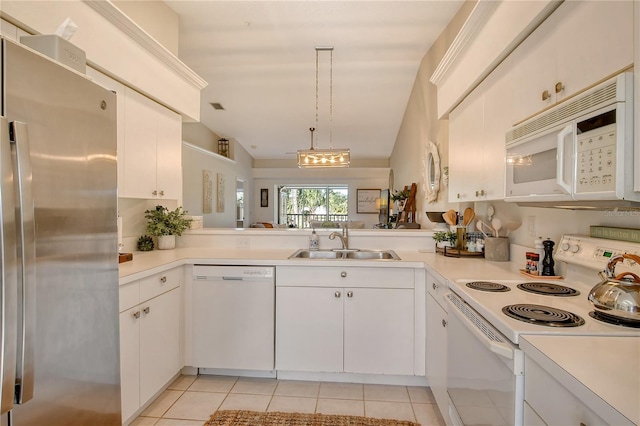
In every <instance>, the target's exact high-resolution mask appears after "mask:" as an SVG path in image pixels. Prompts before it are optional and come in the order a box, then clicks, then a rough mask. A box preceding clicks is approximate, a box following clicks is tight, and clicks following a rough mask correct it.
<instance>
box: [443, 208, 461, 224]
mask: <svg viewBox="0 0 640 426" xmlns="http://www.w3.org/2000/svg"><path fill="white" fill-rule="evenodd" d="M442 218H443V219H444V221H445V222H447V223H448V224H449V225H455V224H456V222H457V218H458V214H457V213H456V211H455V210H449V211H447V212H446V213H442Z"/></svg>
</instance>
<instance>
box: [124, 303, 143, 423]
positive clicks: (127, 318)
mask: <svg viewBox="0 0 640 426" xmlns="http://www.w3.org/2000/svg"><path fill="white" fill-rule="evenodd" d="M140 315H141V312H140V306H134V307H133V308H131V309H128V310H126V311H123V312H122V313H121V314H120V395H121V398H122V404H121V405H122V419H123V420H127V419H128V418H129V417H131V416H132V415H133V413H135V412H136V410H137V409H138V408H139V407H140V374H139V373H140Z"/></svg>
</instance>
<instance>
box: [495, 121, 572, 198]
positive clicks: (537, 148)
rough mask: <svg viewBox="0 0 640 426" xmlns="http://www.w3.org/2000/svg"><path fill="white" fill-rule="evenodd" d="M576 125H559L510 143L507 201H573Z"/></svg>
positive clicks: (507, 152) (507, 165)
mask: <svg viewBox="0 0 640 426" xmlns="http://www.w3.org/2000/svg"><path fill="white" fill-rule="evenodd" d="M574 140H575V125H574V124H573V123H568V124H563V125H559V126H557V127H554V128H552V129H550V130H547V131H545V132H543V133H539V134H536V135H533V136H530V137H527V138H526V139H523V140H520V141H517V142H514V143H512V144H509V145H508V146H507V149H506V159H505V163H506V166H505V167H506V170H505V178H506V183H505V185H506V187H505V201H568V200H572V195H571V193H572V188H573V180H574V163H575V160H574V149H575V146H574V145H575V144H574Z"/></svg>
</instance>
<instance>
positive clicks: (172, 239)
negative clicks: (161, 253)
mask: <svg viewBox="0 0 640 426" xmlns="http://www.w3.org/2000/svg"><path fill="white" fill-rule="evenodd" d="M174 248H176V236H175V235H160V236H159V237H158V249H159V250H171V249H174Z"/></svg>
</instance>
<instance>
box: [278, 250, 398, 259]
mask: <svg viewBox="0 0 640 426" xmlns="http://www.w3.org/2000/svg"><path fill="white" fill-rule="evenodd" d="M289 259H359V260H400V257H399V256H398V255H397V254H396V253H395V252H394V251H393V250H358V249H347V250H343V249H335V250H313V251H311V250H306V249H301V250H298V251H296V252H295V253H293V254H292V255H291V256H289Z"/></svg>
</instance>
